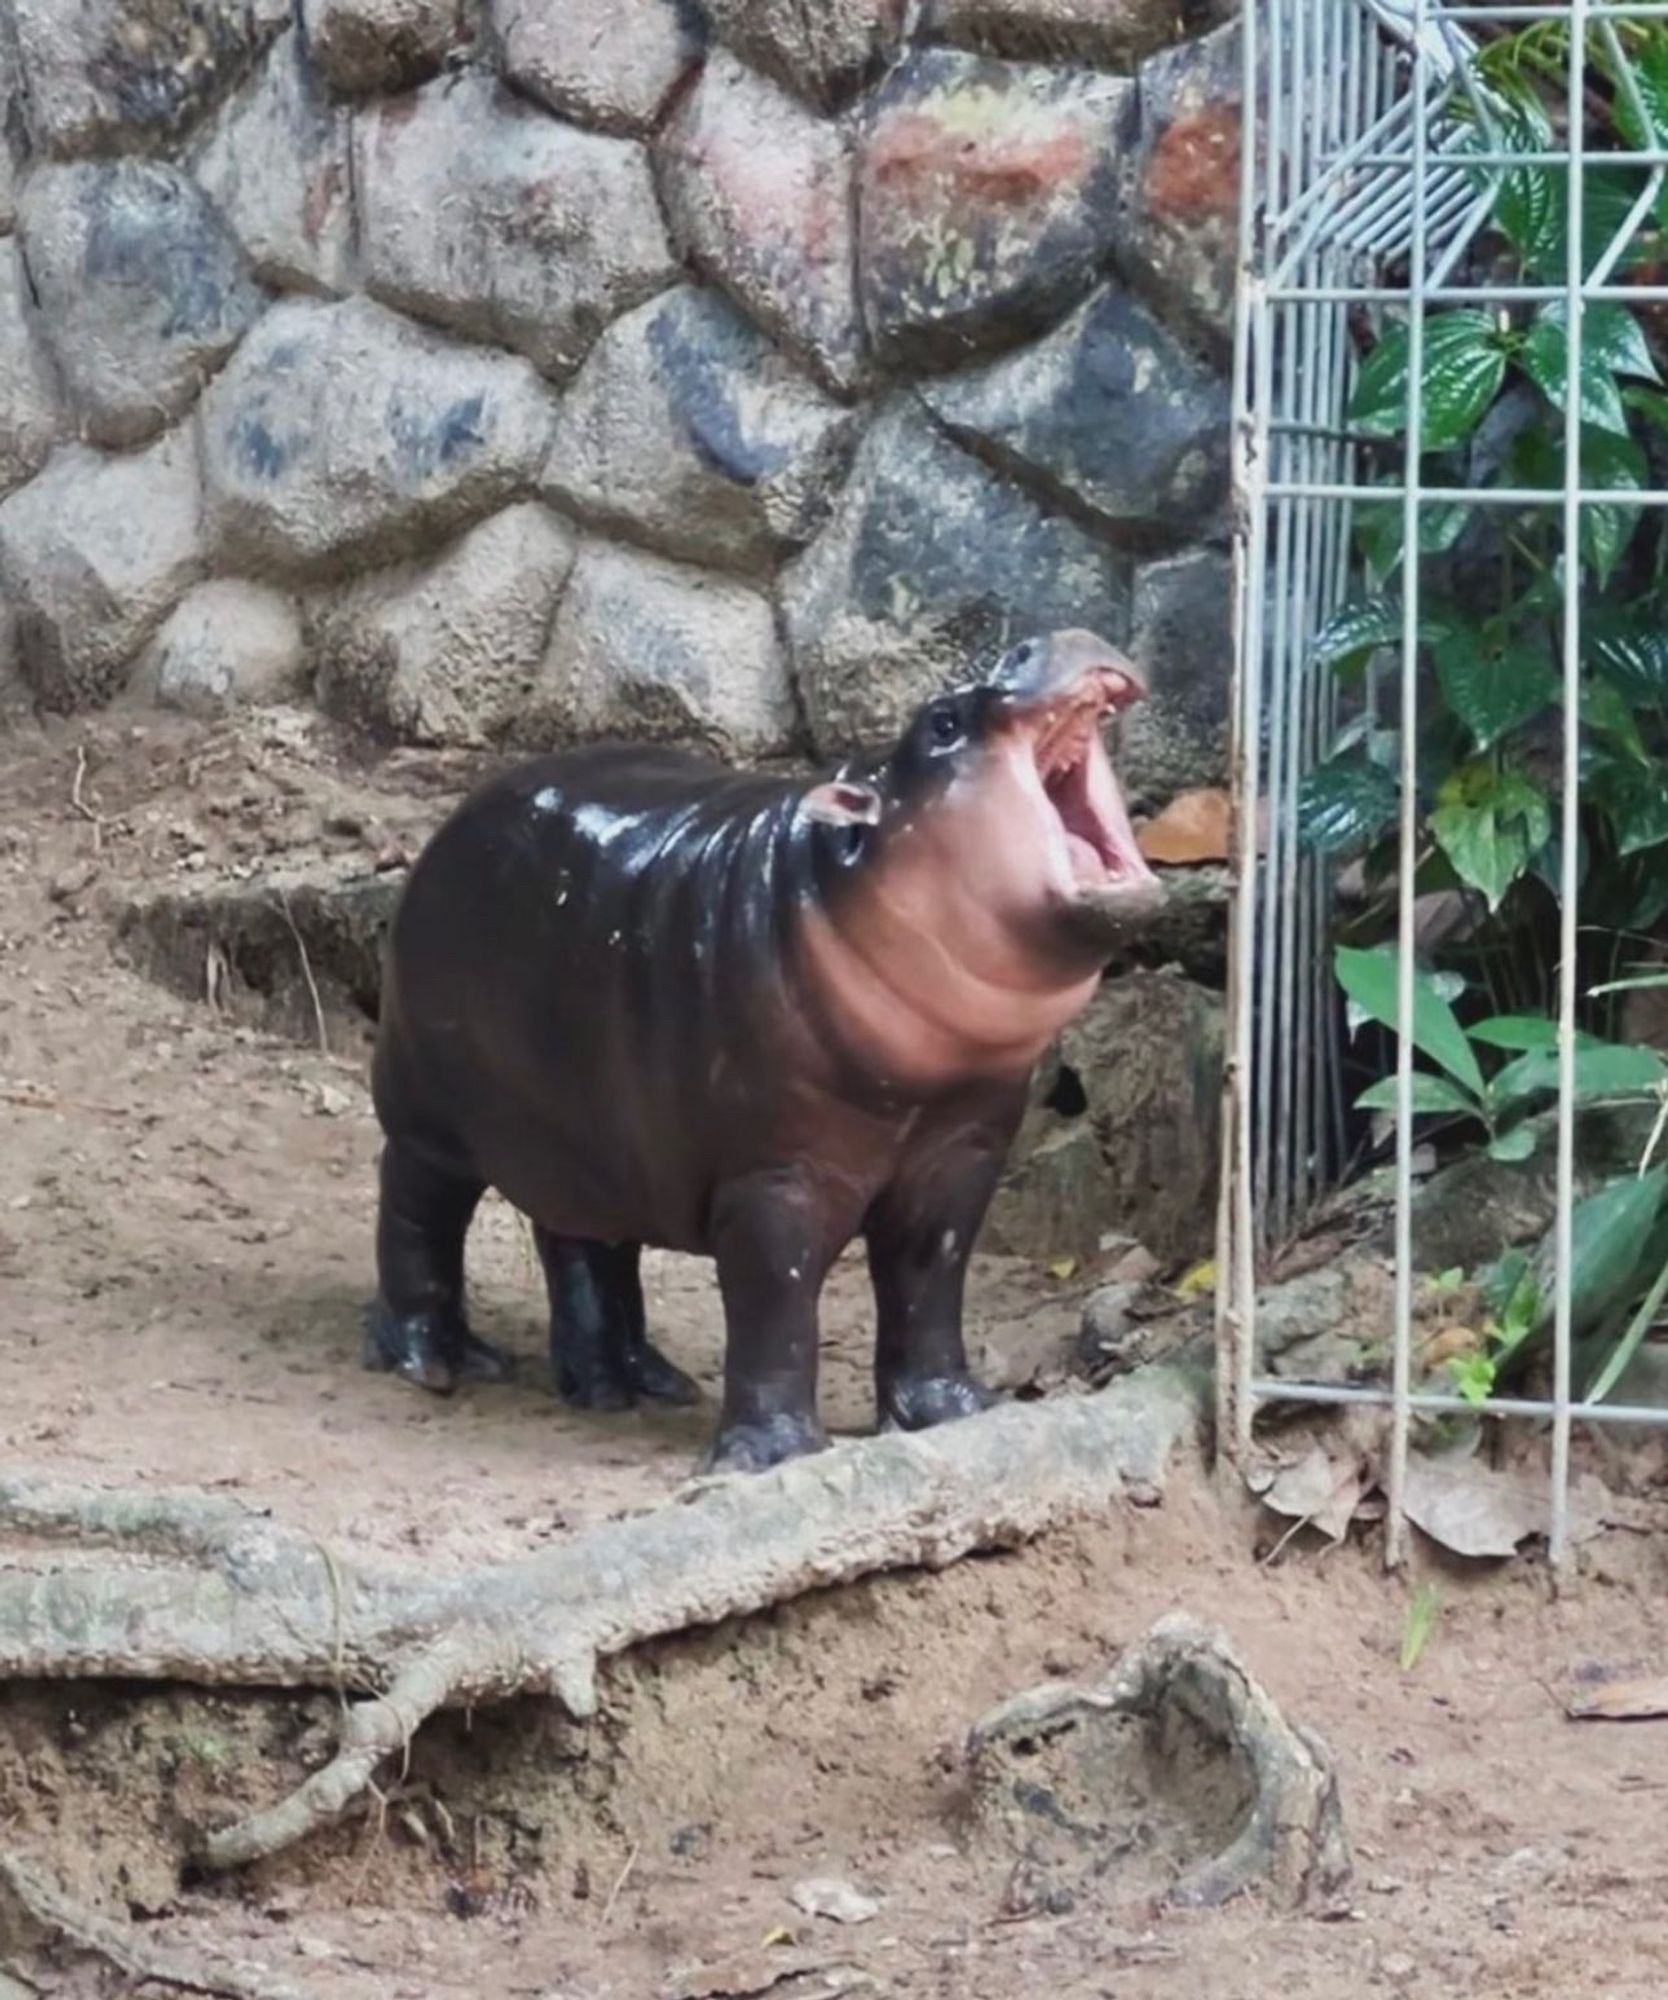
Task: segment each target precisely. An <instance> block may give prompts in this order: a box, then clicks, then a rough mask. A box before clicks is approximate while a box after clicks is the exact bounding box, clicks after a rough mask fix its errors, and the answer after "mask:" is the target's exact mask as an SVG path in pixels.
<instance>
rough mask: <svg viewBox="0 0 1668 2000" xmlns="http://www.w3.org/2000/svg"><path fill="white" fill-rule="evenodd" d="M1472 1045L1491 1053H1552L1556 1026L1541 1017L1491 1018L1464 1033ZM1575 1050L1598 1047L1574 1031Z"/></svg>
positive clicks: (1596, 1042) (1594, 1039)
mask: <svg viewBox="0 0 1668 2000" xmlns="http://www.w3.org/2000/svg"><path fill="white" fill-rule="evenodd" d="M1465 1032H1466V1033H1467V1034H1468V1035H1469V1036H1470V1037H1471V1039H1472V1040H1473V1041H1474V1042H1482V1043H1483V1044H1484V1045H1485V1046H1486V1047H1488V1048H1491V1049H1555V1048H1556V1047H1557V1046H1558V1023H1557V1022H1556V1021H1549V1020H1548V1019H1547V1018H1546V1016H1545V1015H1544V1014H1492V1015H1490V1017H1489V1018H1488V1019H1487V1020H1486V1021H1477V1022H1474V1023H1473V1024H1472V1026H1470V1027H1469V1028H1467V1029H1466V1031H1465ZM1575 1043H1576V1047H1577V1048H1598V1047H1600V1046H1602V1044H1601V1043H1600V1042H1599V1040H1598V1037H1597V1036H1596V1035H1589V1034H1586V1033H1584V1032H1583V1031H1582V1030H1581V1029H1580V1028H1577V1029H1576V1031H1575Z"/></svg>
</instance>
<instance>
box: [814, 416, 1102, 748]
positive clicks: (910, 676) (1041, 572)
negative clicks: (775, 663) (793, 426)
mask: <svg viewBox="0 0 1668 2000" xmlns="http://www.w3.org/2000/svg"><path fill="white" fill-rule="evenodd" d="M782 604H783V612H784V617H785V621H786V625H787V630H788V634H789V639H790V643H791V645H792V648H793V655H794V663H795V668H796V671H797V673H798V676H799V684H800V690H801V693H802V694H803V696H804V698H805V704H806V708H807V711H808V714H809V717H810V723H811V730H812V735H813V738H814V740H815V742H816V744H817V747H818V748H819V750H823V751H827V752H839V751H844V750H849V749H850V748H851V747H852V744H853V741H854V740H862V739H864V738H883V737H887V736H890V735H891V734H893V732H894V731H895V730H896V729H897V728H898V727H899V725H900V724H901V723H902V720H903V718H904V716H905V715H907V714H908V713H909V711H910V710H911V709H913V708H914V707H915V706H916V704H917V703H918V702H920V701H921V700H922V699H924V698H925V696H926V695H928V694H929V693H931V692H932V690H933V689H934V688H935V687H937V686H940V685H942V683H943V682H944V681H945V680H946V679H948V678H950V677H951V676H955V675H959V674H962V673H964V672H966V670H967V668H968V666H969V663H970V662H971V661H974V660H976V659H977V658H978V657H979V656H981V655H982V654H984V653H986V652H989V651H993V650H994V649H995V648H996V647H997V646H999V645H1000V644H1002V643H1004V642H1006V641H1008V640H1010V639H1014V638H1018V637H1020V636H1022V635H1023V634H1025V633H1026V632H1030V631H1039V630H1044V631H1045V630H1048V629H1050V628H1052V627H1057V626H1068V625H1086V626H1089V627H1091V628H1092V629H1093V630H1095V631H1097V632H1100V633H1103V634H1104V635H1105V636H1106V637H1107V638H1108V639H1110V640H1112V641H1114V642H1117V641H1120V640H1121V639H1122V638H1123V636H1124V632H1125V628H1126V625H1127V622H1128V609H1129V595H1128V582H1127V578H1126V575H1125V569H1124V564H1123V562H1122V559H1121V558H1119V557H1118V556H1116V555H1114V554H1113V553H1112V552H1111V551H1110V550H1109V549H1107V548H1105V547H1103V546H1102V545H1101V544H1100V543H1099V542H1098V541H1096V540H1094V539H1093V538H1092V537H1091V536H1089V535H1088V534H1086V533H1085V532H1084V531H1083V530H1082V529H1081V528H1079V527H1078V526H1077V525H1076V524H1075V523H1074V522H1072V521H1069V520H1067V519H1065V518H1064V517H1063V516H1062V515H1061V514H1060V513H1059V512H1057V511H1054V510H1051V509H1049V508H1046V507H1044V506H1043V505H1041V504H1040V503H1039V502H1038V501H1037V500H1035V499H1033V498H1032V496H1031V495H1030V494H1028V493H1026V492H1024V491H1023V490H1022V489H1021V488H1019V487H1018V486H1016V485H1014V484H1013V483H1012V482H1010V481H1008V480H1005V479H1003V478H1001V477H1000V476H999V475H997V474H995V473H992V472H990V471H989V470H987V469H986V468H985V467H984V466H983V465H981V464H979V462H978V461H977V460H976V459H974V458H972V457H971V456H970V455H969V454H968V453H966V452H964V451H962V450H960V449H959V448H958V447H957V446H955V445H953V444H951V443H950V442H949V441H948V440H947V439H945V438H944V437H943V436H942V434H941V433H940V432H939V431H938V430H937V429H936V428H935V427H934V426H933V425H932V424H931V423H930V422H928V421H927V419H926V418H925V417H923V416H922V415H921V414H920V413H919V411H918V410H917V409H916V408H914V407H913V406H912V405H911V403H910V402H908V401H904V402H900V403H897V404H894V405H893V406H892V407H890V408H889V409H887V410H886V411H884V412H883V413H882V414H881V415H880V417H879V418H878V419H877V420H876V422H875V423H874V425H873V426H872V427H871V429H870V430H869V432H868V433H867V435H866V436H865V437H864V439H863V442H862V443H861V445H860V446H859V447H858V450H857V455H856V458H855V460H854V462H853V466H852V472H851V477H850V478H849V480H848V481H847V483H846V486H845V489H844V491H843V492H842V494H841V496H840V498H839V500H838V501H837V502H836V504H835V508H834V513H833V516H832V518H831V520H830V521H829V524H828V526H827V527H826V528H824V530H823V531H822V533H821V534H820V535H819V536H818V537H817V539H816V541H814V542H813V543H812V544H811V546H810V548H809V549H807V550H806V552H805V553H804V555H802V556H800V557H798V558H797V559H796V560H795V561H794V562H793V563H792V564H790V565H789V567H788V569H787V570H786V572H785V573H784V576H783V581H782Z"/></svg>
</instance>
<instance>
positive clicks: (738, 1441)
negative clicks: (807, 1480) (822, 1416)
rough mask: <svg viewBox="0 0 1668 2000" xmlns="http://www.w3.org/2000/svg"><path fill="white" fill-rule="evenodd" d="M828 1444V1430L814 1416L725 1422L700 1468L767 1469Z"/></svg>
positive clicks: (715, 1469) (710, 1470)
mask: <svg viewBox="0 0 1668 2000" xmlns="http://www.w3.org/2000/svg"><path fill="white" fill-rule="evenodd" d="M827 1446H828V1433H827V1432H826V1431H825V1430H824V1429H823V1427H822V1425H821V1424H820V1423H818V1422H817V1420H816V1418H815V1417H790V1416H781V1415H779V1416H774V1417H761V1418H759V1419H758V1421H756V1422H754V1423H749V1424H726V1425H725V1426H724V1427H723V1429H722V1430H720V1431H719V1433H718V1435H717V1437H715V1438H714V1439H713V1441H712V1445H711V1447H710V1448H709V1450H708V1451H707V1454H706V1456H705V1457H704V1458H703V1459H702V1460H701V1463H700V1465H699V1467H698V1468H697V1470H698V1471H700V1472H703V1473H709V1472H767V1471H769V1469H770V1467H771V1466H773V1465H781V1464H782V1463H783V1462H784V1461H785V1460H787V1459H790V1458H804V1457H806V1456H807V1454H809V1453H810V1452H813V1451H824V1450H826V1449H827Z"/></svg>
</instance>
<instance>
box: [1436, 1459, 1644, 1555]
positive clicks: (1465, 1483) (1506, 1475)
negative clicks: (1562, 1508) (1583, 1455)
mask: <svg viewBox="0 0 1668 2000" xmlns="http://www.w3.org/2000/svg"><path fill="white" fill-rule="evenodd" d="M1403 1502H1404V1504H1405V1506H1406V1508H1407V1518H1408V1519H1409V1520H1410V1521H1411V1522H1412V1523H1413V1525H1414V1526H1415V1527H1416V1528H1418V1529H1420V1530H1421V1531H1422V1532H1423V1533H1425V1534H1427V1535H1429V1536H1430V1538H1431V1540H1432V1541H1433V1542H1440V1543H1441V1544H1442V1546H1443V1547H1444V1548H1445V1549H1451V1550H1452V1551H1453V1552H1454V1554H1455V1555H1459V1556H1510V1555H1515V1554H1516V1553H1517V1550H1518V1548H1519V1546H1520V1544H1522V1543H1523V1542H1526V1541H1527V1540H1528V1539H1529V1537H1530V1536H1531V1535H1544V1534H1546V1533H1547V1532H1548V1530H1549V1528H1550V1525H1551V1491H1550V1485H1549V1482H1548V1479H1547V1476H1546V1474H1545V1472H1543V1471H1542V1470H1541V1469H1540V1468H1539V1467H1537V1466H1530V1465H1521V1466H1510V1467H1495V1466H1491V1465H1486V1464H1484V1463H1483V1461H1482V1460H1481V1459H1480V1458H1476V1457H1469V1456H1464V1455H1462V1454H1460V1453H1458V1452H1454V1453H1450V1454H1448V1455H1447V1456H1446V1457H1443V1458H1422V1457H1415V1458H1411V1459H1409V1461H1408V1466H1407V1481H1406V1484H1405V1486H1404V1488H1403ZM1602 1504H1603V1503H1602V1488H1600V1486H1599V1485H1598V1482H1597V1481H1596V1480H1593V1479H1591V1478H1587V1479H1581V1480H1577V1481H1576V1482H1575V1483H1574V1484H1573V1485H1572V1486H1571V1488H1570V1512H1569V1528H1570V1534H1571V1537H1572V1538H1573V1539H1575V1540H1577V1541H1584V1540H1586V1539H1588V1538H1589V1537H1591V1536H1592V1535H1595V1534H1597V1532H1598V1531H1599V1529H1600V1528H1601V1527H1602V1526H1603V1525H1604V1516H1603V1511H1602Z"/></svg>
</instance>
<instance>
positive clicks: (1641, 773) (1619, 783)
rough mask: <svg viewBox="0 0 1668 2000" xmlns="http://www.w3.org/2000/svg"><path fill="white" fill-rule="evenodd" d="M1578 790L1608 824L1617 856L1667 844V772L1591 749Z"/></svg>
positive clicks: (1650, 765) (1656, 765)
mask: <svg viewBox="0 0 1668 2000" xmlns="http://www.w3.org/2000/svg"><path fill="white" fill-rule="evenodd" d="M1582 786H1583V791H1584V795H1585V796H1586V797H1587V798H1589V799H1591V800H1592V802H1593V803H1594V804H1596V805H1597V806H1598V807H1599V809H1600V810H1601V811H1602V812H1603V814H1604V815H1605V817H1606V818H1607V819H1608V820H1609V822H1610V828H1611V832H1612V833H1613V834H1614V836H1615V841H1616V852H1617V854H1618V855H1619V856H1622V857H1624V858H1625V857H1626V856H1628V855H1630V854H1641V853H1643V852H1644V851H1645V850H1646V849H1647V848H1652V847H1660V846H1661V845H1662V843H1663V842H1664V841H1668V768H1665V767H1664V766H1663V765H1661V764H1659V763H1655V762H1652V763H1648V764H1641V763H1638V762H1637V761H1636V760H1635V759H1633V758H1631V757H1618V756H1616V755H1615V754H1614V752H1612V751H1609V750H1608V749H1606V748H1605V747H1604V746H1602V745H1595V746H1594V748H1593V751H1592V753H1591V754H1589V755H1585V756H1583V758H1582Z"/></svg>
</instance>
